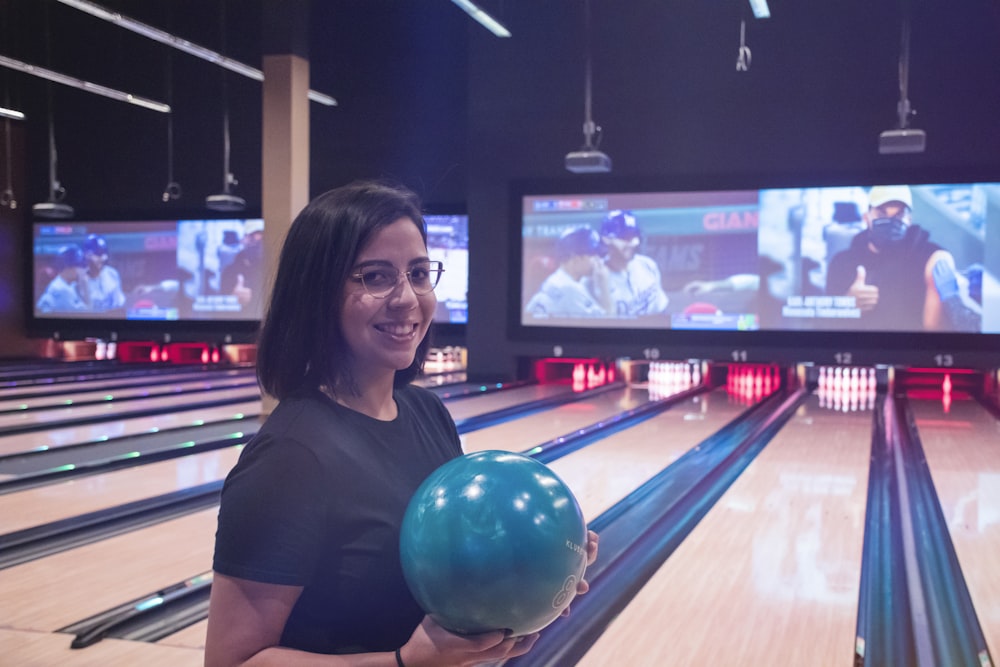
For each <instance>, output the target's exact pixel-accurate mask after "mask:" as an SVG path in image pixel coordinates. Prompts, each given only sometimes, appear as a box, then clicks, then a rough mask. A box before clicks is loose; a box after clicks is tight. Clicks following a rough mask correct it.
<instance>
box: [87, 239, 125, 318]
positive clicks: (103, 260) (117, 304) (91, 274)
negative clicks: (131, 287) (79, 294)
mask: <svg viewBox="0 0 1000 667" xmlns="http://www.w3.org/2000/svg"><path fill="white" fill-rule="evenodd" d="M83 255H84V258H85V259H86V260H87V270H86V272H84V274H83V285H82V286H81V287H82V289H83V290H85V291H86V294H87V296H88V298H89V299H90V309H91V310H93V311H105V310H114V309H116V308H121V307H123V306H124V305H125V293H124V292H122V279H121V276H119V275H118V271H117V269H115V268H114V267H113V266H110V265H109V264H108V243H107V241H105V240H104V237H102V236H98V235H97V234H91V235H90V236H88V237H87V240H86V241H84V242H83Z"/></svg>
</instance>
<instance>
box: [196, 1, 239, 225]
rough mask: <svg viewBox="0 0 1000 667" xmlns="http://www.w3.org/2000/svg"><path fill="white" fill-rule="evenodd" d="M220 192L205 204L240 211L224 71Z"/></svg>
mask: <svg viewBox="0 0 1000 667" xmlns="http://www.w3.org/2000/svg"><path fill="white" fill-rule="evenodd" d="M220 5H221V7H222V9H221V12H220V14H221V23H222V49H223V51H225V48H226V46H225V45H226V0H221V2H220ZM222 137H223V145H222V156H223V159H222V162H223V165H222V192H220V193H219V194H215V195H209V196H208V197H206V198H205V206H206V207H208V208H210V209H211V210H213V211H242V210H243V209H245V208H246V206H247V203H246V200H245V199H243V197H239V196H237V195H234V194H233V193H231V192H230V191H229V188H230V187H235V186H237V185H239V181H237V180H236V177H235V176H234V175H233V172H231V171H230V170H229V90H228V86H227V85H226V72H225V71H223V72H222Z"/></svg>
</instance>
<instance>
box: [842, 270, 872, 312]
mask: <svg viewBox="0 0 1000 667" xmlns="http://www.w3.org/2000/svg"><path fill="white" fill-rule="evenodd" d="M867 274H868V272H867V271H866V270H865V267H864V266H860V265H859V266H858V272H857V274H856V275H855V277H854V282H853V283H851V286H850V287H848V288H847V296H853V297H854V305H855V306H857V307H858V308H860V309H861V312H868V311H870V310H872V309H873V308H875V306H877V305H878V287H875V286H874V285H869V284H867V283H866V282H865V280H866V279H867Z"/></svg>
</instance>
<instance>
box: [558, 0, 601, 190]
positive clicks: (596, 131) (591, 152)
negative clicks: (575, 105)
mask: <svg viewBox="0 0 1000 667" xmlns="http://www.w3.org/2000/svg"><path fill="white" fill-rule="evenodd" d="M583 12H584V42H585V44H584V46H585V51H586V65H585V71H584V96H583V147H581V148H580V150H578V151H573V152H571V153H567V154H566V169H567V170H569V171H571V172H573V173H574V174H600V173H607V172H609V171H611V158H610V157H608V156H607V154H605V153H604V152H602V151H600V150H598V148H597V147H598V145H599V144H600V133H601V128H600V127H599V126H598V125H596V124H595V123H594V119H593V116H592V114H591V97H592V94H591V81H590V79H591V74H590V0H584V1H583ZM595 135H597V137H598V140H597V142H596V143H595V142H594V136H595Z"/></svg>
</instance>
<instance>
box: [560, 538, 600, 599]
mask: <svg viewBox="0 0 1000 667" xmlns="http://www.w3.org/2000/svg"><path fill="white" fill-rule="evenodd" d="M600 542H601V538H600V536H599V535H598V534H597V533H595V532H594V531H592V530H588V531H587V567H590V566H591V565H593V564H594V561H596V560H597V549H598V546H600ZM589 590H590V584H589V583H587V580H586V579H584V578H583V577H581V578H580V581H579V582H578V583H577V584H576V594H577V595H583V594H584V593H586V592H587V591H589ZM561 616H569V607H566V608H565V609H563V611H562V614H561Z"/></svg>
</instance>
